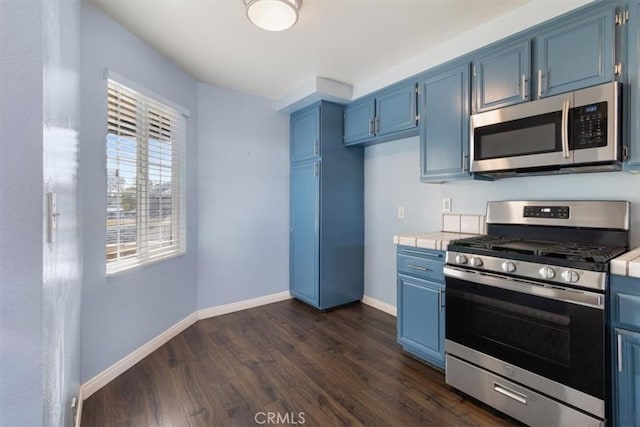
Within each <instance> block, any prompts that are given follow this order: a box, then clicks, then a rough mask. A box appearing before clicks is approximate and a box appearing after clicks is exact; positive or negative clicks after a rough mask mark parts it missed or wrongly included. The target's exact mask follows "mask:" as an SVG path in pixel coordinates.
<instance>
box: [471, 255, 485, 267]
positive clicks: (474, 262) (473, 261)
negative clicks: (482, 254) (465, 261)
mask: <svg viewBox="0 0 640 427" xmlns="http://www.w3.org/2000/svg"><path fill="white" fill-rule="evenodd" d="M482 264H484V263H483V262H482V260H481V259H480V258H478V257H475V256H472V257H471V265H473V266H474V267H482Z"/></svg>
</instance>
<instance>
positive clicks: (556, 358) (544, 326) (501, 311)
mask: <svg viewBox="0 0 640 427" xmlns="http://www.w3.org/2000/svg"><path fill="white" fill-rule="evenodd" d="M468 298H469V299H470V300H471V301H470V306H471V307H473V310H472V311H471V318H472V323H471V325H472V327H473V333H474V334H476V335H478V336H483V337H485V339H487V340H491V341H493V342H495V343H498V344H500V345H503V346H511V347H515V348H518V349H519V350H520V351H523V352H525V353H528V354H530V355H532V356H533V357H536V358H538V359H542V360H546V361H547V362H549V363H553V364H558V365H562V366H563V367H568V366H569V363H570V361H571V346H570V338H571V334H570V326H571V324H570V323H571V322H570V317H569V316H568V314H567V313H562V314H556V313H550V312H548V311H545V310H539V309H536V308H532V307H527V306H525V305H520V304H514V303H510V302H506V301H499V300H495V299H492V298H487V297H484V296H479V295H468Z"/></svg>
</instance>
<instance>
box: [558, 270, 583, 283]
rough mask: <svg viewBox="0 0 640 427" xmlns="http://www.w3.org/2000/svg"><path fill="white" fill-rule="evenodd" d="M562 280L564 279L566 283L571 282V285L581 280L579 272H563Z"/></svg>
mask: <svg viewBox="0 0 640 427" xmlns="http://www.w3.org/2000/svg"><path fill="white" fill-rule="evenodd" d="M562 278H563V279H564V281H565V282H569V283H576V282H577V281H578V280H580V276H579V275H578V272H576V271H573V270H565V271H563V272H562Z"/></svg>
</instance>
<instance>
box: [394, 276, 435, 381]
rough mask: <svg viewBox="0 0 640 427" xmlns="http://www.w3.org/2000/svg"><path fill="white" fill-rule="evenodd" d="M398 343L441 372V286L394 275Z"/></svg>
mask: <svg viewBox="0 0 640 427" xmlns="http://www.w3.org/2000/svg"><path fill="white" fill-rule="evenodd" d="M398 342H399V343H400V344H401V345H402V346H403V347H404V350H405V351H407V352H408V353H411V354H413V355H414V356H417V357H419V358H421V359H423V360H425V361H426V362H429V363H431V364H433V365H435V366H437V367H439V368H441V369H444V285H443V284H441V283H436V282H430V281H427V280H421V279H417V278H414V277H409V276H404V275H398Z"/></svg>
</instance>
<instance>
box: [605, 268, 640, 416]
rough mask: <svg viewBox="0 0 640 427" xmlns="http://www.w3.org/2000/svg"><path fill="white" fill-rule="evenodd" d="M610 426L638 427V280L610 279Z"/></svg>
mask: <svg viewBox="0 0 640 427" xmlns="http://www.w3.org/2000/svg"><path fill="white" fill-rule="evenodd" d="M609 295H610V301H611V310H610V311H609V314H610V316H611V317H610V324H611V330H610V331H611V334H610V335H611V350H612V357H611V378H612V388H613V392H612V396H613V402H612V405H611V407H612V409H613V414H612V417H613V422H612V423H611V425H613V426H621V427H632V426H640V279H638V278H635V277H625V276H616V275H611V277H610V281H609Z"/></svg>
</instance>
